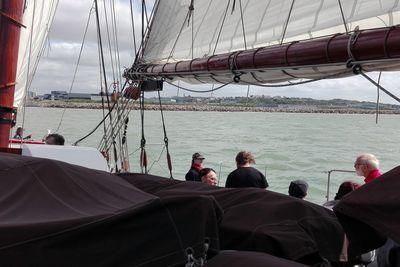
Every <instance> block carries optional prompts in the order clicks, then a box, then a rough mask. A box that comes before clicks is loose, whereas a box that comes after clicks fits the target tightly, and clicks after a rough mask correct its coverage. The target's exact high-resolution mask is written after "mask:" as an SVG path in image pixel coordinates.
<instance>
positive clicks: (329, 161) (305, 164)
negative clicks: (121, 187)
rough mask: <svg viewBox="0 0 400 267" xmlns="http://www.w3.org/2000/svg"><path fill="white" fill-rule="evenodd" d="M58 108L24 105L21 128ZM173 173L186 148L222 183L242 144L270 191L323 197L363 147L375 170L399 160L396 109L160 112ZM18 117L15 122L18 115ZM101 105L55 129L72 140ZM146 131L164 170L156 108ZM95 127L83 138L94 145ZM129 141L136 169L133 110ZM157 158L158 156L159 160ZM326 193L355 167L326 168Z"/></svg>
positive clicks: (35, 130) (48, 121)
mask: <svg viewBox="0 0 400 267" xmlns="http://www.w3.org/2000/svg"><path fill="white" fill-rule="evenodd" d="M61 113H62V109H55V108H52V109H45V108H27V112H26V116H25V129H26V131H25V132H26V134H28V133H32V134H33V137H34V138H35V139H41V138H42V136H44V135H45V134H46V132H47V129H53V130H54V129H56V128H57V125H58V122H59V120H60V116H61ZM164 116H165V120H166V128H167V133H168V137H169V146H170V150H171V156H172V160H173V174H174V177H175V178H177V179H184V175H185V173H186V171H187V170H188V168H189V167H190V161H191V155H192V154H193V153H194V152H196V151H201V152H203V153H204V154H205V157H206V160H205V166H206V167H212V168H214V169H215V170H216V171H217V172H218V174H219V179H220V185H224V184H225V179H226V176H227V175H228V173H229V172H230V171H232V170H233V169H234V168H235V162H234V158H235V156H236V153H237V152H238V151H240V150H249V151H251V152H253V154H254V155H255V157H256V162H257V164H256V165H255V167H256V168H258V169H259V170H260V171H261V172H266V174H267V180H268V182H269V184H270V188H269V189H270V190H273V191H277V192H281V193H286V192H287V188H288V185H289V183H290V181H291V180H293V179H304V180H306V181H308V183H309V184H310V191H309V196H308V200H310V201H313V202H317V203H322V202H323V201H324V197H325V195H326V184H327V174H326V173H323V171H328V170H331V169H346V170H352V169H353V163H354V158H355V157H356V155H357V154H359V153H361V152H370V153H373V154H375V155H376V156H377V157H378V158H379V160H380V162H381V169H382V170H383V171H388V170H390V169H391V168H393V167H395V166H397V165H399V163H400V146H399V144H400V116H398V115H397V116H396V115H381V116H380V117H379V124H377V125H376V124H375V115H339V114H287V113H251V112H248V113H244V112H243V113H236V112H235V113H234V112H232V113H218V112H165V113H164ZM21 117H22V116H20V117H19V125H20V124H21V119H22V118H21ZM101 117H102V111H101V110H77V109H68V110H66V113H65V117H64V120H63V124H62V127H61V129H60V131H59V132H60V133H61V134H63V135H64V137H65V138H66V142H67V143H72V142H74V141H76V140H77V139H79V138H80V137H82V136H83V135H85V134H86V133H88V132H89V131H90V130H91V129H92V128H93V127H94V126H95V125H96V124H97V123H98V121H99V120H100V119H101ZM145 134H146V139H147V149H148V157H149V160H150V165H152V167H151V171H150V172H151V173H153V174H157V175H162V176H166V177H168V170H167V167H166V160H165V153H163V154H162V155H161V157H160V153H161V151H162V148H163V132H162V126H161V116H160V113H159V112H157V111H147V112H146V113H145ZM101 135H102V130H101V128H100V129H99V131H98V132H96V133H95V134H94V135H93V136H91V137H90V138H89V139H88V140H86V141H85V142H82V143H81V145H85V146H95V147H97V145H98V143H99V140H100V138H101ZM128 144H129V148H130V151H131V152H132V155H131V166H132V169H133V171H139V167H138V159H139V154H138V152H135V150H137V148H138V147H139V144H140V119H139V113H138V112H132V113H131V116H130V125H129V128H128ZM159 157H160V160H159V161H157V159H158V158H159ZM332 180H333V182H332V192H331V196H333V195H334V192H336V189H337V186H338V185H339V184H340V183H341V182H342V181H343V180H356V181H359V182H362V179H361V178H359V177H358V178H357V177H355V174H340V173H334V174H332Z"/></svg>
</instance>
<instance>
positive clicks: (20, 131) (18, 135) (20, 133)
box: [13, 127, 32, 140]
mask: <svg viewBox="0 0 400 267" xmlns="http://www.w3.org/2000/svg"><path fill="white" fill-rule="evenodd" d="M23 135H24V128H22V127H18V128H17V130H16V131H15V135H14V137H13V138H14V139H20V140H22V139H23V140H26V139H30V138H31V137H32V135H27V136H25V137H22V136H23Z"/></svg>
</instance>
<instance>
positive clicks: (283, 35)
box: [280, 0, 295, 44]
mask: <svg viewBox="0 0 400 267" xmlns="http://www.w3.org/2000/svg"><path fill="white" fill-rule="evenodd" d="M294 1H295V0H292V4H291V6H290V9H289V14H288V17H287V19H286V22H285V26H284V28H283V34H282V39H281V43H280V44H283V40H284V39H285V35H286V30H287V28H288V26H289V20H290V16H291V15H292V10H293V6H294Z"/></svg>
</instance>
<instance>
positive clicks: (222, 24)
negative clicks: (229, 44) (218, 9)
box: [213, 0, 231, 55]
mask: <svg viewBox="0 0 400 267" xmlns="http://www.w3.org/2000/svg"><path fill="white" fill-rule="evenodd" d="M230 3H231V0H229V1H228V4H227V5H226V8H225V13H224V17H223V19H222V22H221V27H220V28H219V32H218V36H217V40H216V41H215V46H214V51H213V55H215V51H216V50H217V46H218V42H219V38H220V37H221V33H222V28H223V27H224V24H225V19H226V14H227V13H228V9H229V5H230Z"/></svg>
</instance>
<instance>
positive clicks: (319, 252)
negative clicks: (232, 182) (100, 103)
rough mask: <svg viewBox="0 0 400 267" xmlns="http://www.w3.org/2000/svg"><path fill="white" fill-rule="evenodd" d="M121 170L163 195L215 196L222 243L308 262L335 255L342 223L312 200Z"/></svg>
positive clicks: (146, 188)
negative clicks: (128, 172)
mask: <svg viewBox="0 0 400 267" xmlns="http://www.w3.org/2000/svg"><path fill="white" fill-rule="evenodd" d="M120 176H121V177H123V178H124V179H126V180H127V181H129V182H130V183H132V184H133V185H135V186H136V187H137V188H139V189H141V190H143V191H145V192H148V193H151V194H154V195H157V196H159V197H160V198H161V199H164V198H167V197H170V196H188V195H191V196H194V195H206V196H213V197H214V198H215V199H216V201H217V203H218V204H219V205H220V206H221V208H222V210H223V211H224V214H223V218H222V221H221V223H220V225H219V229H220V235H219V237H220V245H221V248H222V249H235V250H250V251H262V252H266V253H269V254H272V255H274V256H277V257H281V258H286V259H290V260H295V261H300V262H303V263H309V264H311V263H316V262H318V261H320V260H321V258H320V257H323V258H326V259H329V260H331V261H339V257H340V254H341V251H342V245H343V238H344V232H343V230H342V227H341V225H340V224H339V222H338V221H337V219H336V217H335V215H334V214H333V212H331V211H329V210H327V209H325V208H323V207H321V206H318V205H316V204H313V203H310V202H307V201H303V200H299V199H295V198H292V197H289V196H286V195H282V194H279V193H275V192H271V191H265V190H263V189H255V188H247V189H228V188H220V187H212V186H208V185H206V184H203V183H199V182H182V181H178V180H172V179H166V178H162V177H157V176H152V175H142V174H121V175H120ZM196 212H197V211H196V210H194V211H192V212H191V214H196Z"/></svg>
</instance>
